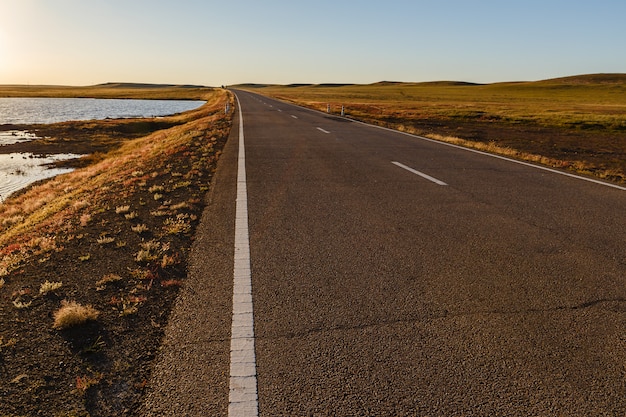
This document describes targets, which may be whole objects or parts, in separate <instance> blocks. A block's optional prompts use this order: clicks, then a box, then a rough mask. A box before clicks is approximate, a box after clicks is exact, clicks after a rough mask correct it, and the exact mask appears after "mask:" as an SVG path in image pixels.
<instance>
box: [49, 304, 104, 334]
mask: <svg viewBox="0 0 626 417" xmlns="http://www.w3.org/2000/svg"><path fill="white" fill-rule="evenodd" d="M99 315H100V313H99V312H98V311H97V310H96V309H94V308H93V307H92V306H83V305H81V304H79V303H77V302H75V301H67V300H64V301H62V302H61V308H59V309H58V310H57V311H56V312H55V313H54V324H53V326H52V327H53V328H55V329H57V330H63V329H69V328H70V327H75V326H79V325H81V324H83V323H86V322H87V321H93V320H97V319H98V316H99Z"/></svg>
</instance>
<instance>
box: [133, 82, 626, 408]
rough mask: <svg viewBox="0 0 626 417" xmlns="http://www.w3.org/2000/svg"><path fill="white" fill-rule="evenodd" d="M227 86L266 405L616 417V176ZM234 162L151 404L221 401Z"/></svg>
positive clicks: (621, 217) (623, 299)
mask: <svg viewBox="0 0 626 417" xmlns="http://www.w3.org/2000/svg"><path fill="white" fill-rule="evenodd" d="M237 95H238V97H239V99H240V101H241V106H242V110H243V119H244V126H245V127H244V131H245V151H246V169H247V190H248V216H249V236H250V253H251V270H252V294H253V302H254V332H255V345H256V369H257V381H258V410H259V415H261V416H327V415H333V416H365V415H371V416H379V415H385V416H405V415H406V416H470V415H471V416H493V415H502V416H504V415H506V416H529V415H530V416H534V415H536V416H580V415H607V416H620V415H626V190H624V189H618V188H611V187H608V186H604V185H600V184H597V183H592V182H588V181H584V180H582V179H578V178H573V177H569V176H564V175H559V174H556V173H553V172H548V171H545V170H541V169H537V168H534V167H529V166H526V165H522V164H517V163H514V162H511V161H507V160H503V159H498V158H494V157H491V156H486V155H483V154H479V153H475V152H470V151H467V150H463V149H459V148H456V147H451V146H447V145H443V144H439V143H434V142H432V141H427V140H423V139H419V138H416V137H411V136H408V135H403V134H400V133H396V132H390V131H387V130H383V129H379V128H374V127H370V126H366V125H362V124H359V123H354V122H350V121H347V120H345V119H342V118H339V117H336V116H332V115H325V114H321V113H316V112H312V111H309V110H305V109H302V108H299V107H295V106H291V105H288V104H284V103H281V102H278V101H275V100H271V99H268V98H264V97H261V96H257V95H253V94H250V93H247V92H241V91H239V92H237ZM234 130H236V129H234ZM236 161H237V143H236V140H232V138H231V140H229V143H228V145H227V148H226V150H225V152H224V155H223V157H222V159H221V160H220V167H219V170H218V173H217V176H216V179H215V184H214V187H213V191H212V194H211V196H210V204H209V206H208V208H207V211H206V213H205V217H204V218H203V222H202V225H203V226H202V228H203V230H200V231H199V235H198V241H197V242H196V247H195V249H194V253H195V255H194V256H195V259H196V261H195V266H194V267H193V268H192V273H191V278H190V283H189V285H188V286H187V288H186V289H185V291H184V293H183V295H182V296H181V298H180V299H179V302H178V304H177V307H176V310H175V311H174V313H173V316H172V323H171V324H170V328H169V329H168V336H167V339H166V343H165V348H164V351H163V353H162V358H161V360H160V362H159V364H158V365H157V367H156V370H155V379H154V381H152V382H151V391H150V394H149V396H148V401H147V403H146V404H147V405H146V407H145V409H146V411H145V415H225V414H226V410H227V408H228V384H229V382H228V373H229V364H228V361H229V343H230V320H231V317H230V315H229V314H231V313H230V312H231V311H232V310H231V308H232V262H233V255H232V244H233V236H232V234H233V229H234V204H235V203H234V200H235V192H236V191H235V188H236V165H237V164H236ZM419 174H423V175H419ZM435 181H436V182H435ZM444 183H445V185H443V184H444ZM198 356H199V357H198Z"/></svg>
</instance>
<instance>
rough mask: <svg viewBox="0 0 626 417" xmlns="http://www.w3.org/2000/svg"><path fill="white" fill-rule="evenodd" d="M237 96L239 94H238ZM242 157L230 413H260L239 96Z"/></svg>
mask: <svg viewBox="0 0 626 417" xmlns="http://www.w3.org/2000/svg"><path fill="white" fill-rule="evenodd" d="M235 97H236V96H235ZM236 98H237V105H238V106H239V158H238V162H237V163H238V167H237V203H236V208H235V261H234V263H235V264H234V273H233V321H232V327H231V337H230V381H229V383H230V392H229V396H228V416H229V417H256V416H258V415H259V399H258V393H257V378H256V356H255V353H254V316H253V308H252V274H251V267H250V237H249V232H248V188H247V184H246V153H245V147H244V135H243V115H242V112H241V103H240V102H239V97H236Z"/></svg>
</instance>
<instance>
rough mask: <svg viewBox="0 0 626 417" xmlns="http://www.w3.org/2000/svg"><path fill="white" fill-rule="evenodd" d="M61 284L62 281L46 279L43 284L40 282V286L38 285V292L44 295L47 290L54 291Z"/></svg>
mask: <svg viewBox="0 0 626 417" xmlns="http://www.w3.org/2000/svg"><path fill="white" fill-rule="evenodd" d="M62 286H63V283H62V282H50V281H46V282H44V283H43V284H41V287H39V294H41V295H46V294H48V293H49V292H52V291H56V290H58V289H59V288H61V287H62Z"/></svg>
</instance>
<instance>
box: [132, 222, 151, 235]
mask: <svg viewBox="0 0 626 417" xmlns="http://www.w3.org/2000/svg"><path fill="white" fill-rule="evenodd" d="M130 228H131V230H132V231H133V232H135V233H139V234H141V233H143V232H147V231H148V226H146V225H145V224H143V223H142V224H138V225H136V226H131V227H130Z"/></svg>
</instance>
